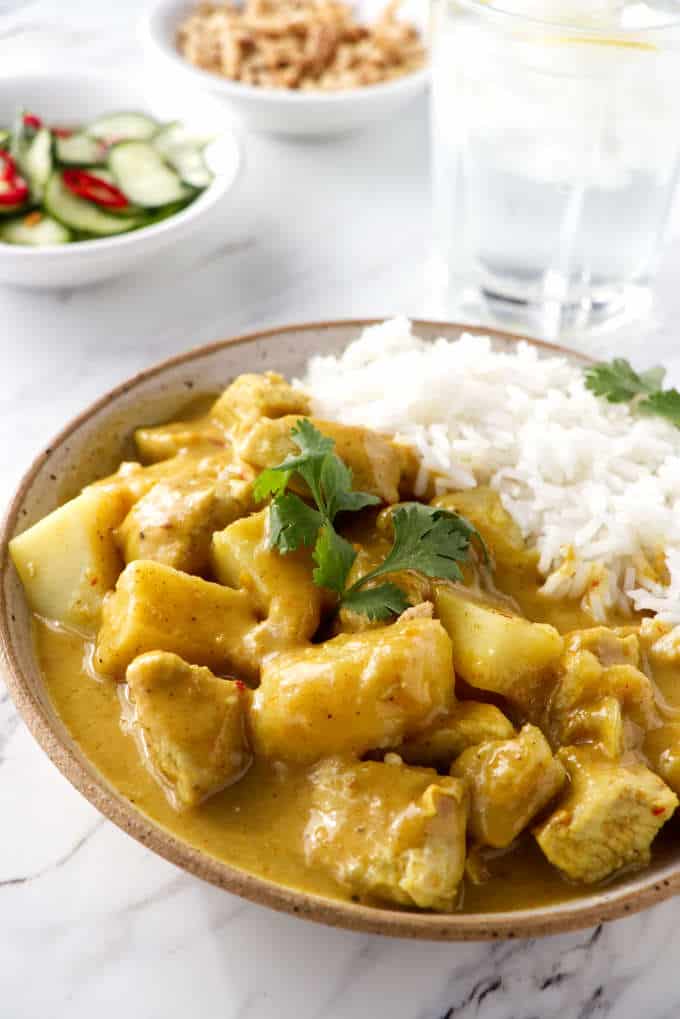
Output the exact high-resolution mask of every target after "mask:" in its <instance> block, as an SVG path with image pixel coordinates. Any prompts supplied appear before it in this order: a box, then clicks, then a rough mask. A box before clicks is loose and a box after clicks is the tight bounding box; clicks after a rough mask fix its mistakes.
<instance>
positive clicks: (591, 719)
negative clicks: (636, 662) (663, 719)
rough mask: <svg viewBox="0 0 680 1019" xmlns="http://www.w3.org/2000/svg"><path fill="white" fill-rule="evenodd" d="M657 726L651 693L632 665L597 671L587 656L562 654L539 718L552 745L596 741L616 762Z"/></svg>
mask: <svg viewBox="0 0 680 1019" xmlns="http://www.w3.org/2000/svg"><path fill="white" fill-rule="evenodd" d="M617 657H618V656H617ZM612 701H614V702H616V703H617V704H618V706H619V707H618V710H617V707H616V705H615V704H613V703H612ZM625 723H632V725H630V724H628V725H626V724H625ZM658 724H659V718H658V713H657V710H656V706H655V703H654V689H653V687H652V684H651V682H650V680H649V679H648V677H647V676H646V675H645V674H644V673H643V672H640V670H639V669H636V668H635V667H634V666H633V665H623V664H615V665H609V666H603V665H602V664H601V661H600V659H599V658H597V657H596V656H595V655H594V654H593V652H592V651H585V650H570V651H566V652H565V654H564V655H563V657H562V660H561V662H560V668H559V671H558V680H557V683H556V685H555V687H554V689H553V691H552V693H551V695H550V698H549V700H548V704H547V708H546V713H545V726H544V727H545V729H546V732H547V733H548V735H549V737H550V740H551V742H552V744H553V746H556V747H557V746H567V745H569V744H570V743H597V742H600V743H602V745H603V746H604V748H605V749H606V750H607V751H608V752H609V753H610V755H611V756H612V757H617V756H619V755H620V754H621V753H622V752H623V751H624V750H629V749H632V748H634V747H636V746H638V745H639V743H640V742H641V739H642V736H643V734H644V732H645V731H647V730H648V729H650V728H653V727H654V726H656V725H658Z"/></svg>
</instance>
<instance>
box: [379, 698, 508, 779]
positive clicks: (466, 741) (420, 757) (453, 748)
mask: <svg viewBox="0 0 680 1019" xmlns="http://www.w3.org/2000/svg"><path fill="white" fill-rule="evenodd" d="M514 735H515V727H514V726H513V724H512V722H511V721H510V720H509V719H508V718H506V717H505V715H504V714H503V712H502V711H501V710H500V708H497V707H496V706H495V705H494V704H481V703H479V702H478V701H459V702H458V704H455V705H454V707H453V709H452V710H451V712H450V713H449V714H448V715H446V716H445V717H444V718H441V719H438V720H437V721H436V722H434V723H433V724H432V725H431V726H430V727H429V728H428V729H425V730H424V731H423V732H422V733H419V734H418V735H417V736H413V737H412V738H411V739H408V740H406V742H405V743H402V745H401V746H400V747H399V756H400V757H402V758H403V759H404V760H405V761H406V762H407V763H408V764H426V765H430V766H431V767H448V766H449V765H450V764H451V762H452V761H453V759H454V758H455V757H458V755H459V754H462V753H463V751H464V750H467V748H468V747H474V746H476V745H477V744H478V743H485V742H488V741H489V740H506V739H511V738H512V737H513V736H514Z"/></svg>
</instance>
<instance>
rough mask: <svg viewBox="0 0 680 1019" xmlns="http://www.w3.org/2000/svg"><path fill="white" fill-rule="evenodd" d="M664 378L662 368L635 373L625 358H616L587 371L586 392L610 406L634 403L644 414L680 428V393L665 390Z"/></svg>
mask: <svg viewBox="0 0 680 1019" xmlns="http://www.w3.org/2000/svg"><path fill="white" fill-rule="evenodd" d="M665 374H666V372H665V369H664V368H661V367H657V368H650V369H649V371H646V372H636V371H635V370H634V369H633V368H632V367H631V364H630V362H629V361H627V360H626V359H625V358H623V357H615V358H614V360H613V361H610V362H602V363H601V364H595V365H592V367H589V368H586V370H585V376H586V388H587V389H589V390H590V391H591V392H592V393H595V395H596V396H603V397H604V398H605V399H606V400H607V401H608V402H609V403H629V402H632V404H633V406H634V407H635V409H636V410H638V411H640V412H641V413H643V414H655V415H657V416H658V417H663V418H666V420H667V421H670V423H671V424H673V425H675V426H676V428H680V392H678V390H677V389H663V388H662V387H663V380H664V376H665Z"/></svg>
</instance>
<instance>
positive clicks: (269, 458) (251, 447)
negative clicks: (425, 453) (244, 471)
mask: <svg viewBox="0 0 680 1019" xmlns="http://www.w3.org/2000/svg"><path fill="white" fill-rule="evenodd" d="M310 420H311V422H312V424H313V425H314V427H315V428H318V430H319V431H320V432H322V433H323V434H324V435H327V436H329V437H330V438H331V439H333V440H334V441H335V452H336V453H337V454H338V456H339V457H340V459H341V460H343V461H344V462H345V464H346V465H347V466H348V467H349V468H350V469H351V471H352V479H353V482H352V483H353V486H354V488H355V489H358V490H360V491H362V492H370V493H372V494H373V495H377V496H378V498H379V499H382V500H383V502H387V503H392V502H397V501H398V499H399V480H400V478H401V473H402V467H403V462H404V461H403V454H402V452H401V450H400V449H399V448H398V447H397V446H396V445H395V444H394V443H393V442H391V441H390V440H389V439H387V438H385V436H384V435H379V434H378V432H374V431H371V429H370V428H360V427H358V426H353V425H340V424H337V422H333V421H318V420H317V419H315V418H310ZM298 421H299V417H298V416H295V415H291V416H289V417H282V418H278V419H277V420H275V421H269V420H267V419H262V420H260V421H258V422H257V423H256V424H255V425H254V426H253V427H252V428H251V430H250V431H249V432H247V433H246V434H245V436H244V437H243V439H242V441H240V442H238V443H237V449H238V452H239V455H240V456H241V458H242V459H243V460H245V461H246V462H247V463H249V464H253V466H255V467H276V466H277V465H278V464H280V463H282V462H283V461H284V460H285V458H286V457H287V456H289V455H290V454H293V453H295V452H296V447H295V445H294V443H293V441H292V439H291V437H290V433H291V429H292V428H294V427H295V425H296V424H297V422H298Z"/></svg>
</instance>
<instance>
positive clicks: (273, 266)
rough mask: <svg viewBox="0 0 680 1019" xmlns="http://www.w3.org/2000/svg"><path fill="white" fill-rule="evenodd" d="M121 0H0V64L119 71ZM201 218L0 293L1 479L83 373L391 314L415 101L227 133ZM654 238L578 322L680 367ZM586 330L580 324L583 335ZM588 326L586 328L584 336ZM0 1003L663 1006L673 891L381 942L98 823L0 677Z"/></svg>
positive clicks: (72, 1012) (31, 1010)
mask: <svg viewBox="0 0 680 1019" xmlns="http://www.w3.org/2000/svg"><path fill="white" fill-rule="evenodd" d="M137 10H138V5H137V4H135V3H134V0H119V2H118V3H117V4H116V5H113V6H112V7H111V8H106V9H104V8H99V5H93V4H85V3H76V2H73V0H71V2H66V0H62V2H59V0H37V2H30V0H27V2H24V3H19V2H14V3H12V2H11V0H9V2H5V0H3V2H0V59H1V60H2V68H3V71H8V70H10V71H11V70H12V69H13V68H16V69H20V68H21V69H29V68H33V67H39V66H45V65H46V64H47V63H48V62H49V61H52V60H64V59H67V60H68V62H69V65H71V64H74V63H76V62H79V63H81V64H83V65H89V66H98V67H99V66H102V65H103V64H108V65H110V66H112V67H115V68H116V69H117V70H119V71H128V70H129V71H134V70H138V69H140V68H141V66H142V58H141V54H140V53H139V51H138V50H137V48H136V45H135V43H134V39H133V28H132V26H133V24H134V17H135V14H136V12H137ZM246 149H247V172H246V174H245V175H244V177H243V179H242V181H241V183H240V185H239V191H238V194H237V195H235V196H234V199H233V201H232V202H230V203H228V207H227V208H225V210H224V212H223V214H222V215H221V219H220V222H218V223H216V224H215V226H214V229H213V228H211V233H210V234H209V235H203V236H201V237H198V238H196V239H195V240H192V242H191V243H190V244H187V245H186V246H185V247H183V248H182V250H181V251H173V252H172V253H171V254H170V255H168V256H165V257H164V258H162V259H161V260H158V261H154V262H153V264H151V265H149V267H148V268H146V269H145V270H144V271H143V272H139V273H137V274H136V275H135V276H133V277H128V278H125V279H120V280H117V281H114V282H111V283H105V284H101V285H98V286H95V287H91V288H89V289H86V290H77V291H76V290H74V291H70V290H61V291H56V292H52V293H51V294H50V293H27V292H21V291H18V290H8V289H0V314H1V318H2V330H1V331H0V373H1V377H2V385H1V386H0V435H1V436H2V442H0V483H1V485H2V492H3V497H2V500H0V501H4V498H5V497H7V496H9V494H10V493H11V491H12V489H13V487H14V485H15V483H16V481H17V480H18V478H19V476H20V474H21V472H22V471H23V470H24V468H25V467H26V466H27V464H28V463H29V461H30V459H31V457H32V456H33V455H34V454H35V453H36V452H37V451H38V450H39V449H40V447H41V446H42V445H44V444H45V443H46V442H47V440H48V439H49V437H50V436H51V434H53V433H54V432H55V431H56V430H57V429H58V427H59V426H60V425H61V424H62V423H63V422H64V421H65V420H66V419H67V418H69V417H71V416H72V415H73V414H74V413H75V412H76V411H78V410H79V409H81V408H82V407H83V406H85V405H86V404H87V403H89V402H90V401H91V400H92V399H94V398H95V397H96V396H97V395H99V394H100V393H101V392H102V391H103V390H105V389H107V388H109V387H111V386H113V385H114V384H115V383H117V382H119V381H120V380H122V379H124V378H125V377H126V376H128V375H130V374H131V373H132V372H134V371H136V370H137V369H139V368H142V367H144V366H146V365H149V364H151V363H153V362H154V361H156V360H158V359H160V358H162V357H165V356H168V355H170V354H172V353H175V352H178V351H180V350H183V349H184V348H186V347H188V346H191V345H194V344H198V343H202V342H206V341H209V340H213V339H217V338H220V337H224V336H228V335H230V334H233V333H237V332H242V331H246V330H251V329H257V328H259V327H262V326H265V325H270V324H283V323H286V322H290V321H303V320H311V319H315V318H332V317H351V316H361V315H364V314H365V315H369V316H373V315H381V314H388V313H390V314H391V313H394V312H405V313H408V314H413V315H417V314H423V315H427V314H432V315H436V314H437V313H438V311H439V309H436V308H433V306H432V304H431V301H430V298H429V297H428V287H427V270H426V256H427V250H428V231H427V223H428V167H427V125H426V110H425V101H424V100H423V101H422V102H417V103H415V104H414V105H413V106H412V107H411V108H409V109H408V110H406V111H405V112H404V114H403V116H402V117H401V118H400V119H399V120H398V121H395V122H392V123H390V124H387V125H385V126H383V127H380V128H376V129H375V130H372V131H370V132H368V133H366V134H363V135H357V136H353V137H347V138H343V139H337V140H335V141H325V142H308V143H305V144H300V143H292V142H284V141H274V140H272V139H265V138H247V139H246ZM679 254H680V244H679V243H675V244H674V245H673V246H672V248H671V251H670V252H669V256H668V257H667V259H666V262H665V265H664V268H663V270H662V274H661V277H660V280H659V284H658V288H657V290H658V294H657V297H658V299H657V306H656V310H655V312H654V314H653V316H652V317H651V318H650V319H649V320H648V321H647V322H645V323H644V325H638V326H635V327H634V328H631V329H628V330H625V331H623V332H621V333H617V334H611V335H607V336H603V337H600V338H598V340H597V341H596V342H597V344H598V345H599V346H600V347H603V348H610V349H612V350H613V349H616V350H617V351H623V352H633V353H634V352H635V351H636V350H637V351H638V357H639V359H640V360H641V361H643V362H644V363H647V362H648V363H652V362H653V361H656V360H663V361H664V363H666V364H667V365H669V366H670V368H671V372H672V374H675V376H676V381H677V377H678V375H680V348H679V347H678V344H677V335H678V330H679V329H680V294H678V292H677V285H674V278H675V272H674V269H673V266H674V265H677V258H678V255H679ZM588 342H591V341H588ZM593 342H594V341H593ZM0 818H1V821H0V1016H2V1017H3V1019H38V1017H45V1019H62V1017H67V1016H68V1017H69V1019H86V1017H87V1019H89V1017H90V1016H92V1015H96V1016H97V1017H98V1019H113V1017H116V1019H117V1017H118V1016H119V1015H120V1014H121V1010H124V1011H125V1012H126V1013H127V1014H128V1015H130V1016H131V1017H133V1019H180V1017H184V1016H195V1017H200V1019H218V1017H220V1019H368V1017H369V1016H370V1017H373V1016H375V1015H384V1016H386V1017H387V1016H389V1019H453V1017H456V1019H471V1017H473V1016H474V1017H480V1019H550V1017H552V1016H559V1017H561V1019H588V1017H591V1016H593V1017H600V1016H612V1017H613V1016H615V1017H616V1019H633V1017H638V1016H639V1015H640V1014H644V1015H645V1017H646V1019H664V1017H668V1019H672V1017H675V1016H677V1015H679V1014H680V981H679V980H678V977H677V970H676V965H677V964H676V955H677V950H676V939H675V931H676V928H677V926H678V924H679V923H680V902H677V903H676V902H669V903H666V904H664V905H661V906H659V907H657V908H655V909H652V910H650V911H648V912H646V913H644V914H641V915H639V916H635V917H631V918H629V919H626V920H623V921H619V922H617V923H613V924H610V925H608V926H606V927H597V928H595V929H592V930H588V931H584V932H581V933H577V934H571V935H565V936H561V937H555V938H549V939H545V940H535V941H523V942H522V941H515V942H507V943H496V944H492V945H455V944H453V945H437V944H427V943H410V942H406V941H392V940H389V939H383V938H379V937H371V936H363V935H356V934H350V933H347V932H343V931H336V930H331V929H326V928H323V927H317V926H312V925H307V924H305V923H303V922H302V921H299V920H296V919H293V918H290V917H287V916H281V915H278V914H275V913H273V912H269V911H267V910H265V909H263V908H260V907H258V906H254V905H250V904H249V903H246V902H244V901H242V900H240V899H237V898H234V897H233V896H231V895H229V894H227V893H225V892H221V891H218V890H217V889H214V888H212V887H210V886H208V885H206V884H203V883H201V882H200V881H198V880H195V879H194V878H192V877H189V876H188V875H186V874H184V873H183V872H182V871H180V870H178V869H176V868H175V867H174V866H172V865H171V864H169V863H166V862H165V861H164V860H161V859H160V858H158V857H155V856H153V855H152V854H151V853H149V852H147V851H146V850H145V849H143V848H142V846H140V845H138V844H137V843H136V842H134V841H133V840H132V839H130V838H128V837H127V836H126V835H124V834H123V833H122V832H120V831H119V830H118V829H117V828H115V827H114V826H113V825H112V824H110V823H108V822H107V821H105V820H104V819H103V818H102V817H100V816H99V814H98V813H97V812H96V811H95V810H94V808H92V807H91V806H90V805H89V804H88V803H87V802H86V801H85V800H84V799H83V798H82V797H81V796H80V795H79V794H78V793H76V792H75V791H74V790H73V789H72V788H71V786H70V785H69V784H68V783H67V781H66V780H65V779H64V778H63V777H62V776H61V775H60V774H59V773H58V772H57V771H56V769H55V768H54V767H53V766H52V765H51V763H50V762H49V761H48V760H47V758H46V757H45V756H44V754H43V753H42V752H41V751H40V750H39V749H38V747H37V746H36V744H35V743H34V742H33V740H32V738H31V737H30V736H29V734H28V733H27V731H26V729H25V728H24V726H23V725H22V723H21V722H20V721H19V719H18V718H17V716H16V713H15V711H14V708H13V706H12V705H11V703H10V701H9V698H8V696H7V694H6V693H4V691H2V688H1V687H0Z"/></svg>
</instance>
